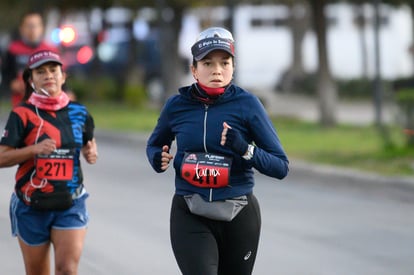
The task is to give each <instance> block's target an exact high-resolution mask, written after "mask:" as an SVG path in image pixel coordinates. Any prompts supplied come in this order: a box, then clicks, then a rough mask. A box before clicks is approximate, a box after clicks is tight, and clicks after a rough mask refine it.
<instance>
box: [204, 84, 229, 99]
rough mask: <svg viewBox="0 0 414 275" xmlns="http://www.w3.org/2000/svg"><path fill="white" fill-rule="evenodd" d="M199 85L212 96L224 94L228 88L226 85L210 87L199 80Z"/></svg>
mask: <svg viewBox="0 0 414 275" xmlns="http://www.w3.org/2000/svg"><path fill="white" fill-rule="evenodd" d="M197 85H198V86H199V87H200V88H201V89H203V90H204V91H205V92H206V93H207V94H208V95H209V96H211V97H218V96H219V95H222V94H223V93H224V91H225V90H226V88H225V87H220V88H210V87H207V86H204V85H203V84H201V83H200V82H199V81H198V82H197Z"/></svg>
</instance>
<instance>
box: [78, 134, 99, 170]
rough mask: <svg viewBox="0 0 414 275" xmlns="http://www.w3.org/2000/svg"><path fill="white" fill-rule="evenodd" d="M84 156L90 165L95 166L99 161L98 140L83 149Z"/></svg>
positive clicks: (90, 142) (91, 141)
mask: <svg viewBox="0 0 414 275" xmlns="http://www.w3.org/2000/svg"><path fill="white" fill-rule="evenodd" d="M82 153H83V156H84V157H85V159H86V161H87V162H88V163H89V164H95V163H96V161H97V159H98V147H97V145H96V140H95V138H93V139H92V140H90V141H88V143H87V144H86V145H85V146H83V148H82Z"/></svg>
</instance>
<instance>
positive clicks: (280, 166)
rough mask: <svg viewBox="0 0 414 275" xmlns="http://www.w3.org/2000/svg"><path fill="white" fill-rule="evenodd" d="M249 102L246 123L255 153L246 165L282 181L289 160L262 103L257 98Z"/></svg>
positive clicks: (286, 171) (287, 170) (287, 169)
mask: <svg viewBox="0 0 414 275" xmlns="http://www.w3.org/2000/svg"><path fill="white" fill-rule="evenodd" d="M250 102H251V104H252V105H253V106H250V108H249V109H250V110H248V112H247V113H248V114H249V116H248V123H249V127H250V131H251V135H252V136H251V138H252V141H253V142H254V145H255V151H254V154H253V158H252V159H251V160H249V161H248V163H249V164H250V165H251V166H252V167H254V168H256V169H257V170H258V171H259V172H260V173H262V174H264V175H267V176H270V177H274V178H277V179H283V178H284V177H286V176H287V174H288V172H289V160H288V158H287V156H286V153H285V151H284V150H283V147H282V145H281V143H280V140H279V137H278V135H277V133H276V130H275V128H274V127H273V124H272V121H271V120H270V118H269V116H268V115H267V113H266V111H265V109H264V107H263V105H262V103H261V102H260V101H259V99H258V98H257V97H254V100H251V101H250Z"/></svg>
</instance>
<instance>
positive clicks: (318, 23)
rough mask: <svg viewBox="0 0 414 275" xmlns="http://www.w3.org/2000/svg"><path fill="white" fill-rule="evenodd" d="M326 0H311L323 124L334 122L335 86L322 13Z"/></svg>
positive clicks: (333, 123) (331, 124) (324, 19)
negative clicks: (316, 44)
mask: <svg viewBox="0 0 414 275" xmlns="http://www.w3.org/2000/svg"><path fill="white" fill-rule="evenodd" d="M325 3H326V0H311V6H312V11H313V20H314V28H315V31H316V36H317V43H318V59H319V67H318V83H317V89H318V96H319V110H320V117H319V119H320V123H321V124H322V125H323V126H333V125H335V124H336V113H335V110H336V102H337V93H338V91H337V88H336V86H335V83H334V81H333V79H332V76H331V72H330V68H329V58H328V51H327V41H326V29H327V28H326V18H325V14H324V8H325Z"/></svg>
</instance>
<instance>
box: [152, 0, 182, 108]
mask: <svg viewBox="0 0 414 275" xmlns="http://www.w3.org/2000/svg"><path fill="white" fill-rule="evenodd" d="M157 5H158V10H159V16H160V17H159V18H160V47H161V60H162V63H161V79H162V80H161V81H162V85H163V89H164V93H163V95H164V101H165V100H167V99H168V97H170V96H171V95H173V94H175V93H177V89H178V88H179V86H180V82H181V81H180V80H181V78H182V71H183V70H182V67H183V64H182V62H181V60H180V58H179V56H178V35H179V32H180V29H181V18H182V12H183V10H184V8H183V7H178V6H175V7H167V5H166V3H165V2H164V0H158V1H157Z"/></svg>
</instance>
